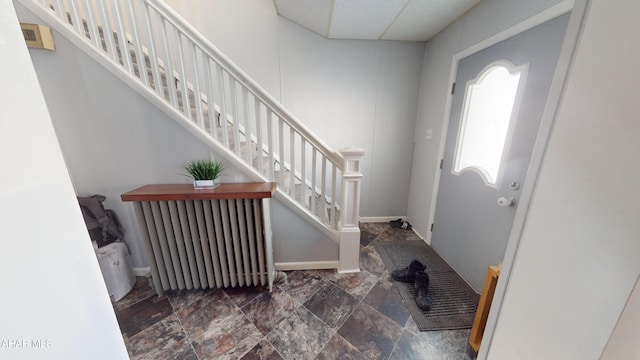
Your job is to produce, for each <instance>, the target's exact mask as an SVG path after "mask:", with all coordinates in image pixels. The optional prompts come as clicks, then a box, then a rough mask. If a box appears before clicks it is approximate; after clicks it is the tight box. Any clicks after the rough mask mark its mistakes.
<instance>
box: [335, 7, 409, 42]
mask: <svg viewBox="0 0 640 360" xmlns="http://www.w3.org/2000/svg"><path fill="white" fill-rule="evenodd" d="M408 1H409V0H335V5H334V9H333V18H332V20H331V27H330V30H329V37H330V38H335V39H371V40H377V39H379V38H380V37H381V36H382V34H383V33H384V32H385V30H386V29H387V28H388V27H389V25H390V24H391V23H392V22H393V20H394V19H395V18H396V16H397V14H398V12H400V11H401V10H402V8H404V6H405V5H406V4H407V2H408Z"/></svg>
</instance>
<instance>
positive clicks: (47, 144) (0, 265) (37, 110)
mask: <svg viewBox="0 0 640 360" xmlns="http://www.w3.org/2000/svg"><path fill="white" fill-rule="evenodd" d="M0 18H1V19H2V20H1V21H0V34H1V35H0V38H1V40H0V54H2V56H0V78H2V86H0V164H2V175H1V176H0V189H2V190H1V191H0V219H1V220H0V224H1V225H0V243H1V244H2V251H0V286H1V288H2V306H0V323H1V324H2V325H1V326H0V339H2V346H1V347H0V358H2V359H45V358H46V359H113V360H116V359H128V356H127V350H126V348H125V345H124V342H123V340H122V336H121V334H120V330H119V327H118V322H117V320H116V317H115V314H114V311H113V307H112V305H111V302H110V301H109V294H108V292H107V288H106V286H105V285H104V281H103V279H102V275H101V274H100V268H99V267H98V261H97V260H96V255H95V253H94V251H93V248H92V246H91V243H90V242H89V236H88V234H87V231H86V228H85V225H84V222H83V220H82V215H81V213H80V209H79V207H78V204H77V201H76V199H75V194H74V191H73V187H72V184H71V180H70V178H69V174H68V173H67V170H66V168H65V164H64V159H63V157H62V151H61V149H60V146H59V144H58V139H56V134H55V132H54V129H53V126H52V124H51V119H50V117H49V113H48V112H47V107H46V105H45V101H44V98H43V96H42V91H41V90H40V86H39V85H38V80H37V78H36V74H35V71H34V69H33V66H32V64H31V60H30V59H29V53H28V52H27V48H26V46H25V43H24V39H23V37H22V34H21V33H20V30H19V25H18V19H17V18H16V15H15V12H14V10H13V7H12V5H11V2H10V1H0ZM12 343H13V344H14V345H11V344H12Z"/></svg>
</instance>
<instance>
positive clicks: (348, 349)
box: [114, 223, 473, 360]
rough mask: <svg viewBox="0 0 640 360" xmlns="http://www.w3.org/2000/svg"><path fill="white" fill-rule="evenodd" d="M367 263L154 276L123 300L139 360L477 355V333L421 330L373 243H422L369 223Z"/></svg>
mask: <svg viewBox="0 0 640 360" xmlns="http://www.w3.org/2000/svg"><path fill="white" fill-rule="evenodd" d="M361 229H362V236H361V247H360V254H361V255H360V269H361V271H360V272H359V273H355V274H337V273H336V272H335V271H330V270H314V271H290V272H287V274H288V278H287V281H286V283H285V282H281V283H277V284H275V285H274V287H273V291H272V292H269V291H268V289H265V288H236V289H216V290H206V291H182V292H172V293H168V294H167V296H164V297H162V298H158V297H157V296H156V295H155V292H154V291H153V290H152V289H151V287H150V286H149V279H147V278H138V279H137V282H136V286H135V288H134V289H133V290H132V292H131V293H129V294H128V295H127V296H126V297H125V298H123V299H121V300H120V301H118V302H117V303H116V304H115V305H114V306H115V309H116V315H117V317H118V321H119V323H120V328H121V330H122V334H123V337H124V339H125V344H126V345H127V349H128V351H129V354H130V356H131V359H153V360H159V359H179V360H182V359H193V360H205V359H332V360H333V359H363V360H364V359H372V360H373V359H398V360H400V359H401V360H411V359H469V358H472V357H473V355H472V354H473V353H472V350H471V349H470V348H469V346H468V344H467V339H468V337H469V330H450V331H429V332H420V331H418V329H417V327H416V325H415V323H414V321H413V319H412V318H411V316H410V315H409V312H408V311H407V309H406V307H405V306H404V304H403V302H402V299H401V298H400V295H399V294H398V292H397V290H396V289H395V287H394V286H393V283H392V280H391V278H390V276H389V273H388V272H387V271H386V270H385V267H384V265H383V263H382V261H381V260H380V257H379V256H378V254H377V252H376V250H375V249H374V247H373V246H372V244H373V242H377V241H385V240H391V239H398V238H402V239H406V240H408V241H411V240H419V238H418V237H417V235H416V234H415V233H413V232H412V231H407V230H402V229H394V228H391V227H390V226H389V225H388V224H386V223H367V224H362V225H361Z"/></svg>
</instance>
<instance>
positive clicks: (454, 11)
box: [382, 0, 480, 41]
mask: <svg viewBox="0 0 640 360" xmlns="http://www.w3.org/2000/svg"><path fill="white" fill-rule="evenodd" d="M479 2H480V0H411V1H409V4H408V5H407V6H406V7H405V9H404V11H403V12H402V13H401V14H400V15H399V16H398V17H397V18H396V21H395V22H394V23H393V24H392V25H391V26H390V27H389V28H388V29H387V31H386V32H385V33H384V35H382V39H383V40H413V41H426V40H429V39H430V38H432V37H433V36H434V35H435V34H437V33H438V32H440V31H441V30H442V29H444V28H445V27H446V26H447V25H448V24H450V23H452V22H453V21H454V20H455V19H457V18H458V17H460V16H461V15H463V14H464V13H465V12H466V11H467V10H469V9H470V8H472V7H473V6H474V5H475V4H477V3H479Z"/></svg>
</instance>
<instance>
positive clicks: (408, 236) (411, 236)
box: [375, 227, 422, 241]
mask: <svg viewBox="0 0 640 360" xmlns="http://www.w3.org/2000/svg"><path fill="white" fill-rule="evenodd" d="M388 240H407V241H411V240H422V239H420V236H418V234H416V233H415V232H413V230H404V229H394V228H392V227H389V228H388V229H387V230H385V231H384V232H383V233H382V234H380V235H378V237H377V238H376V240H375V241H388Z"/></svg>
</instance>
